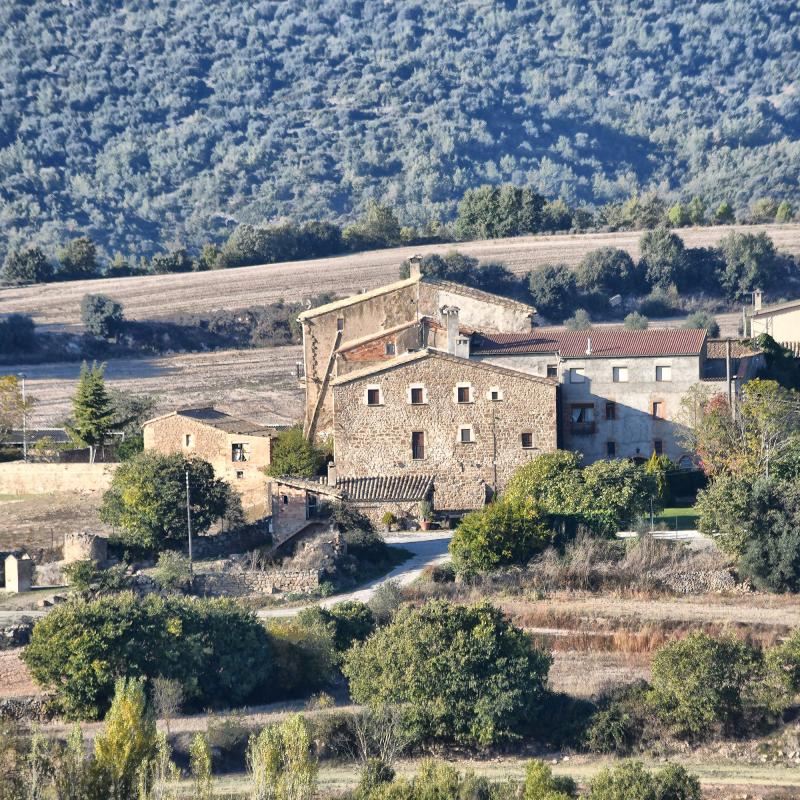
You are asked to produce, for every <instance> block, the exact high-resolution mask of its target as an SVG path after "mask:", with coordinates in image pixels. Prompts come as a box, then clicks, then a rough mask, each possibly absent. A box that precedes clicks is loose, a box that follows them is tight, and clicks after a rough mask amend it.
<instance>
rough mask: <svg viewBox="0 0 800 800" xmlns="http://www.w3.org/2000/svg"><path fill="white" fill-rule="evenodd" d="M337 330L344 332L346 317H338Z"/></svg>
mask: <svg viewBox="0 0 800 800" xmlns="http://www.w3.org/2000/svg"><path fill="white" fill-rule="evenodd" d="M336 330H337V331H343V330H344V317H337V318H336Z"/></svg>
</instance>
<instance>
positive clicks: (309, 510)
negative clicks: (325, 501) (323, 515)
mask: <svg viewBox="0 0 800 800" xmlns="http://www.w3.org/2000/svg"><path fill="white" fill-rule="evenodd" d="M318 511H319V508H318V506H317V496H316V495H315V494H310V495H308V496H307V497H306V518H307V519H313V518H314V517H316V516H317V513H318Z"/></svg>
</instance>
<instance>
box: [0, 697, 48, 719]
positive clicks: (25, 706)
mask: <svg viewBox="0 0 800 800" xmlns="http://www.w3.org/2000/svg"><path fill="white" fill-rule="evenodd" d="M53 716H54V714H53V712H52V710H51V708H50V703H49V702H48V698H47V697H44V696H33V697H3V698H2V699H0V719H13V720H20V721H25V722H48V721H49V720H51V719H52V718H53Z"/></svg>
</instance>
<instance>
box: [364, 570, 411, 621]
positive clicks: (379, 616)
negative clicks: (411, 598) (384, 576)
mask: <svg viewBox="0 0 800 800" xmlns="http://www.w3.org/2000/svg"><path fill="white" fill-rule="evenodd" d="M403 599H404V598H403V590H402V588H401V587H400V584H399V583H398V582H397V581H392V580H389V581H384V582H383V583H381V584H380V585H379V586H378V587H377V589H375V591H374V592H373V593H372V597H370V599H369V608H370V611H372V613H373V615H374V617H375V622H376V623H377V624H378V625H386V623H388V622H391V620H392V617H394V615H395V614H396V613H397V610H398V609H399V608H400V606H401V605H402V604H403Z"/></svg>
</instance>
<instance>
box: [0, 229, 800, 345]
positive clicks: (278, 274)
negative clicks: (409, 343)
mask: <svg viewBox="0 0 800 800" xmlns="http://www.w3.org/2000/svg"><path fill="white" fill-rule="evenodd" d="M732 229H735V230H746V231H748V232H751V233H755V232H758V231H762V230H763V231H766V232H767V233H768V234H769V235H770V236H771V237H772V239H773V240H774V242H775V246H776V247H777V249H778V250H781V251H784V252H787V253H791V254H793V255H795V256H800V225H758V226H756V225H748V226H746V227H745V226H729V227H707V228H682V229H680V230H678V231H676V233H678V234H679V235H680V236H681V237H682V238H683V240H684V242H685V244H686V246H687V247H707V246H711V245H715V244H716V243H717V242H718V241H719V240H720V238H722V236H724V235H725V234H726V233H727V232H729V231H730V230H732ZM640 238H641V231H629V232H621V233H593V234H575V235H558V236H519V237H516V238H512V239H490V240H487V241H479V242H460V243H458V244H442V245H426V246H424V247H398V248H393V249H388V250H373V251H370V252H366V253H356V254H354V255H347V256H338V257H335V258H324V259H316V260H311V261H293V262H287V263H282V264H264V265H262V266H257V267H239V268H237V269H226V270H215V271H213V272H191V273H182V274H172V275H148V276H145V277H134V278H103V279H100V280H91V281H74V282H70V283H51V284H45V285H40V286H26V287H19V288H15V287H9V288H5V289H0V315H2V314H8V313H12V312H21V313H25V314H30V315H31V316H33V318H34V319H35V321H36V322H37V324H40V325H43V326H46V328H47V329H49V330H60V329H75V328H77V327H79V326H80V303H81V299H82V297H83V296H84V295H85V294H87V293H92V294H98V293H102V294H107V295H109V296H111V297H113V298H114V299H115V300H119V301H120V302H121V303H122V304H123V306H124V309H125V316H126V318H128V319H139V320H143V319H152V318H155V317H161V316H164V315H167V314H174V313H178V312H194V313H199V312H204V311H213V310H217V309H222V308H228V309H231V308H242V307H245V306H248V305H254V304H265V303H270V302H274V301H275V300H278V299H280V298H282V299H284V300H285V301H287V302H294V301H304V300H306V299H307V298H309V297H312V296H315V295H318V294H320V293H321V292H332V293H334V294H338V295H348V294H353V293H355V292H358V291H361V290H362V289H371V288H373V287H375V286H380V285H381V284H384V283H390V282H391V281H393V280H396V279H397V275H398V267H399V265H400V262H401V261H403V259H406V258H408V257H409V256H411V255H413V254H414V253H417V252H420V253H430V252H440V253H444V252H447V251H448V250H452V249H454V248H457V249H458V250H459V251H460V252H462V253H466V254H468V255H471V256H475V257H476V258H480V259H481V260H483V261H494V262H500V263H502V264H505V265H506V266H507V267H508V268H509V269H510V270H511V271H512V272H514V273H516V274H518V275H524V274H525V273H526V272H528V271H530V270H532V269H536V268H537V267H540V266H542V265H543V264H555V263H565V264H569V265H570V266H574V265H576V264H577V263H578V262H579V261H580V259H581V258H582V257H583V255H584V254H586V253H587V252H589V251H590V250H594V249H596V248H598V247H604V246H613V247H620V248H623V249H625V250H627V251H628V252H630V253H631V255H632V256H633V257H634V258H638V256H639V239H640ZM734 332H735V331H734Z"/></svg>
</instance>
